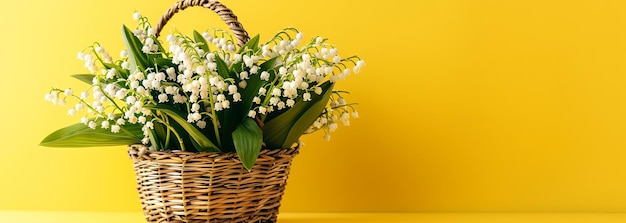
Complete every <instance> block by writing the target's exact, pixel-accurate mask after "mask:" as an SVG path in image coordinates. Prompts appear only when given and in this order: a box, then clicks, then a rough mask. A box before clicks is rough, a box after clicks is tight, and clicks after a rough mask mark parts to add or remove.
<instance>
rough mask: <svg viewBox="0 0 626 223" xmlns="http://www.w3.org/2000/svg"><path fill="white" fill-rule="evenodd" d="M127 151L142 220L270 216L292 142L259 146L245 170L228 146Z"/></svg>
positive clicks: (293, 151)
mask: <svg viewBox="0 0 626 223" xmlns="http://www.w3.org/2000/svg"><path fill="white" fill-rule="evenodd" d="M128 151H129V156H130V158H131V159H132V160H133V162H134V164H133V166H134V169H135V175H136V178H137V190H138V192H139V198H140V200H141V205H142V207H143V211H144V215H145V216H146V219H147V220H148V222H172V223H179V222H180V223H182V222H186V223H196V222H207V223H213V222H276V217H277V214H278V208H279V207H280V201H281V198H282V195H283V192H284V189H285V185H286V181H287V177H288V175H289V168H290V166H291V161H292V159H293V157H294V156H295V155H297V154H298V147H296V148H292V149H279V150H262V151H261V154H260V155H259V157H258V159H257V161H256V164H255V165H254V166H253V168H252V170H251V171H250V172H248V171H247V170H246V169H245V168H243V166H242V165H241V161H240V160H239V158H237V154H236V153H233V152H231V153H193V152H155V151H148V150H147V149H146V148H145V147H144V146H141V145H131V146H129V150H128Z"/></svg>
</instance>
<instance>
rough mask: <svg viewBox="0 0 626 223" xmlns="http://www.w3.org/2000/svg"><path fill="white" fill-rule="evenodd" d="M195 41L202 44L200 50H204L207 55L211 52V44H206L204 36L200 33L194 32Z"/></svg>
mask: <svg viewBox="0 0 626 223" xmlns="http://www.w3.org/2000/svg"><path fill="white" fill-rule="evenodd" d="M193 39H194V40H195V41H196V43H201V44H200V46H199V47H200V49H202V50H204V52H206V53H208V52H209V44H208V43H207V42H206V39H204V37H203V36H202V34H200V33H199V32H198V31H196V30H194V31H193Z"/></svg>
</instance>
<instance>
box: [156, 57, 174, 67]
mask: <svg viewBox="0 0 626 223" xmlns="http://www.w3.org/2000/svg"><path fill="white" fill-rule="evenodd" d="M154 63H155V64H156V65H157V66H158V67H159V68H164V67H174V63H172V58H162V57H157V58H154Z"/></svg>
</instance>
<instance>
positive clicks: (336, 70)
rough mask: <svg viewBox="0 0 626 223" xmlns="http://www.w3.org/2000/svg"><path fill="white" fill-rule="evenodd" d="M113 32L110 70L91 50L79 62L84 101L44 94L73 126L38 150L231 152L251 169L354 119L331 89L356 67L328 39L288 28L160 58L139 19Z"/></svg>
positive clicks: (194, 41)
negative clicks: (117, 49) (263, 157)
mask: <svg viewBox="0 0 626 223" xmlns="http://www.w3.org/2000/svg"><path fill="white" fill-rule="evenodd" d="M134 19H135V20H137V21H138V25H137V27H136V29H134V30H130V29H129V28H127V27H126V26H123V27H122V37H123V40H124V43H125V45H126V50H123V51H122V52H121V53H120V59H119V60H114V59H113V58H112V57H111V55H110V54H109V53H108V52H107V51H106V50H105V49H104V47H103V46H101V45H100V44H98V43H94V44H93V45H92V46H90V47H88V48H86V49H85V50H83V51H81V52H79V53H78V58H79V59H80V60H82V61H84V66H85V67H86V68H87V69H88V70H89V71H90V73H89V74H79V75H73V77H75V78H77V79H79V80H81V81H83V82H85V83H87V84H89V87H87V90H86V91H84V92H80V93H77V92H74V90H73V89H72V88H67V89H62V88H52V89H51V90H50V92H49V93H48V94H46V96H45V99H46V100H48V101H50V102H52V103H53V104H58V105H66V104H67V103H68V102H67V101H68V100H74V101H76V103H75V104H74V105H73V106H72V107H71V108H69V110H68V114H69V115H77V114H78V113H83V112H84V115H83V116H82V117H81V120H80V123H78V124H75V125H71V126H68V127H65V128H62V129H59V130H57V131H55V132H53V133H52V134H50V135H49V136H47V137H46V138H45V139H44V140H43V141H42V142H41V145H43V146H49V147H87V146H113V145H131V144H139V143H142V144H144V145H147V146H149V148H150V149H151V150H156V151H163V150H180V151H192V152H236V153H237V154H238V156H239V158H240V159H241V161H242V164H243V165H244V167H245V168H247V169H250V168H251V167H252V166H253V165H254V163H255V161H256V158H257V156H258V154H259V151H260V150H261V149H282V148H291V147H292V146H293V145H294V144H295V143H297V141H298V139H299V138H300V136H301V135H302V134H305V133H311V132H314V131H317V130H323V131H324V132H325V134H324V137H325V138H326V139H327V140H329V139H330V136H329V133H331V132H333V131H335V129H336V128H337V127H338V123H342V124H343V125H345V126H347V125H349V124H350V118H356V117H358V113H357V112H356V110H355V109H354V104H351V103H347V102H346V100H345V99H344V97H343V96H344V94H346V93H347V92H345V91H338V90H334V86H335V83H336V82H338V81H341V80H344V79H345V78H346V77H347V76H349V75H350V74H351V73H359V72H360V70H361V69H362V67H363V66H365V63H364V62H363V60H361V59H360V58H359V57H357V56H350V57H341V56H340V55H339V54H338V51H337V49H336V48H335V47H334V46H333V45H331V44H328V43H327V39H325V38H322V37H314V38H312V39H311V40H310V41H308V42H303V41H305V40H304V35H303V34H302V33H300V32H298V31H297V30H296V29H294V28H287V29H284V30H281V31H279V32H278V33H277V34H276V35H274V36H273V37H272V38H270V39H269V40H268V41H266V42H261V41H260V37H259V35H256V36H254V37H253V38H251V39H250V40H249V41H248V42H247V43H246V44H245V45H243V46H241V47H238V46H237V44H236V43H235V41H234V39H233V36H231V35H230V34H229V33H228V32H226V31H223V30H219V29H207V30H206V32H203V33H200V32H197V31H194V32H193V35H190V36H187V35H183V34H182V33H180V32H178V31H174V32H172V33H171V34H169V35H168V36H167V37H166V41H167V43H168V44H169V50H165V48H164V46H163V43H162V42H161V41H159V40H158V39H157V36H158V33H157V31H156V30H155V28H153V27H152V26H151V25H150V23H149V21H148V19H147V18H146V17H143V16H141V15H140V14H139V13H138V12H135V14H134Z"/></svg>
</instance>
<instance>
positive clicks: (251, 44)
mask: <svg viewBox="0 0 626 223" xmlns="http://www.w3.org/2000/svg"><path fill="white" fill-rule="evenodd" d="M259 39H260V35H259V34H257V35H256V36H254V37H252V39H250V40H248V42H247V43H246V44H245V45H243V47H241V48H240V49H239V51H237V53H238V54H242V53H243V52H244V51H245V50H246V49H250V50H252V52H256V51H257V50H259Z"/></svg>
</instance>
